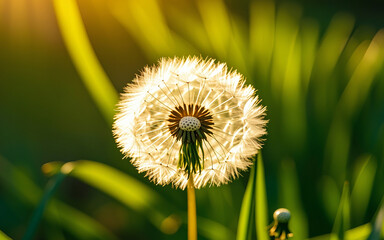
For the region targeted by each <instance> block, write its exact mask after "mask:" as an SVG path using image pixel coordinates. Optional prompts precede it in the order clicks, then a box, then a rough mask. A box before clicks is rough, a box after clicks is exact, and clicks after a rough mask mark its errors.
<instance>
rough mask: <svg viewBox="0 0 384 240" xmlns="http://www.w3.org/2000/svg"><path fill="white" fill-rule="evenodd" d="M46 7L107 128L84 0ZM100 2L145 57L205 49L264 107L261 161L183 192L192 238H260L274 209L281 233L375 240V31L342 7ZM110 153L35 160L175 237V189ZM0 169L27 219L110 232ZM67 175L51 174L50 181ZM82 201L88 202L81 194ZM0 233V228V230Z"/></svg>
mask: <svg viewBox="0 0 384 240" xmlns="http://www.w3.org/2000/svg"><path fill="white" fill-rule="evenodd" d="M53 3H54V10H55V14H56V17H57V20H58V27H59V30H60V32H61V35H62V38H63V40H64V44H65V47H66V49H67V51H68V53H69V55H70V57H71V60H72V63H73V65H74V66H75V68H76V70H77V71H78V73H79V75H80V77H81V79H82V81H83V84H84V86H85V89H86V90H87V92H88V93H89V95H90V96H91V97H92V99H93V101H94V104H95V106H96V107H97V108H98V109H99V111H100V112H101V113H102V114H103V116H104V118H105V119H106V120H107V121H106V122H107V123H108V125H107V128H108V131H109V130H110V128H111V122H112V119H113V115H114V109H115V104H116V102H117V99H118V94H117V91H116V90H115V88H114V86H113V84H112V82H111V78H110V77H108V76H107V74H106V71H105V69H104V66H103V65H102V64H101V62H106V60H105V59H101V57H102V56H104V55H100V56H99V55H97V54H96V52H95V50H94V47H93V46H92V44H93V43H94V42H96V41H95V39H92V38H91V37H90V36H91V34H87V29H86V26H87V24H84V23H86V17H84V16H88V15H87V14H84V13H87V9H88V7H89V6H86V5H81V6H80V10H82V11H79V6H78V5H77V4H76V3H77V2H76V1H75V0H71V1H63V0H55V1H54V2H53ZM105 6H106V7H104V8H103V13H106V14H109V15H108V16H109V17H110V18H112V19H113V21H110V22H109V24H111V22H112V23H113V24H114V26H115V27H116V26H118V28H121V29H120V31H126V32H124V34H128V36H129V38H130V39H131V40H132V41H133V42H134V43H135V46H136V47H138V48H140V54H142V55H143V56H145V58H146V59H147V62H148V64H151V63H153V62H155V61H156V60H157V59H158V58H160V57H163V56H183V55H189V54H196V55H201V56H202V57H206V56H210V57H214V58H216V59H217V60H219V61H224V62H227V63H228V65H229V66H230V67H233V68H234V69H238V70H239V71H240V72H241V73H243V74H244V76H245V77H246V78H247V82H248V83H249V84H253V85H254V86H255V87H256V88H257V89H259V91H258V94H259V95H260V96H261V98H262V99H263V102H262V104H263V105H266V106H267V108H268V119H269V120H270V123H269V124H268V135H267V136H266V140H265V142H264V149H263V158H261V155H258V157H257V161H255V164H254V166H253V167H252V168H251V170H250V173H249V175H248V173H244V174H243V175H244V177H242V178H241V180H237V181H235V182H234V183H231V184H230V185H229V186H227V187H222V188H217V189H216V188H214V189H207V190H206V191H197V200H198V203H199V204H198V206H197V208H198V215H199V216H198V231H199V234H200V235H199V237H200V238H201V239H234V238H235V233H237V235H236V239H238V240H248V239H254V238H255V236H256V237H257V239H260V240H263V239H265V240H266V239H268V236H267V232H266V227H267V225H268V223H269V221H271V220H272V213H273V211H274V210H275V209H277V208H280V207H286V208H289V209H290V211H291V213H292V221H291V223H290V228H291V230H292V232H293V233H294V236H295V239H307V238H309V239H312V240H315V239H316V240H321V239H348V240H359V239H361V240H362V239H367V238H368V237H369V239H370V240H373V239H383V238H384V231H383V230H382V228H383V204H382V199H383V194H384V191H383V189H384V184H383V182H384V176H383V172H384V165H383V162H384V152H383V151H382V146H383V141H384V130H383V129H384V124H383V122H384V117H383V111H382V109H383V102H384V90H383V86H384V78H383V76H384V72H383V63H384V31H383V30H378V31H365V29H364V27H362V26H360V25H359V23H358V22H355V20H354V17H353V16H352V15H350V14H347V13H339V14H336V15H335V16H334V17H333V18H332V19H327V20H328V22H329V24H327V25H325V24H323V23H319V22H318V20H317V19H311V18H308V16H307V14H306V9H302V8H301V7H300V6H299V5H297V4H290V3H286V4H276V3H275V2H273V1H271V0H263V1H253V2H252V3H251V4H250V6H249V19H248V18H247V17H244V16H242V15H239V14H236V13H235V11H234V10H232V9H230V8H228V6H227V4H226V2H224V1H221V0H213V1H204V0H197V1H193V2H190V3H182V2H180V3H174V2H172V4H168V3H166V2H164V1H156V0H145V1H132V0H131V1H122V0H113V1H110V2H109V3H108V4H106V5H105ZM80 13H83V15H84V16H83V18H84V22H83V20H82V19H83V18H82V17H81V14H80ZM88 24H89V23H88ZM116 39H117V38H116ZM116 39H114V38H112V39H111V41H117V40H116ZM105 47H106V48H108V46H105ZM127 49H128V50H133V49H130V48H129V47H127ZM136 50H137V49H136ZM99 58H100V60H99ZM110 71H111V70H110ZM136 72H138V71H136ZM124 73H125V72H124V71H121V74H124ZM132 78H133V75H132V76H127V77H126V79H128V80H129V79H132ZM124 84H125V83H124ZM73 134H74V136H76V135H75V134H77V133H76V132H73ZM111 141H113V140H112V138H111ZM109 147H110V146H109ZM113 147H115V146H113ZM106 148H108V146H106ZM95 151H100V152H102V151H112V150H110V149H97V150H95ZM79 155H81V154H79ZM112 155H113V154H112ZM80 158H82V156H79V159H80ZM51 160H54V159H51ZM125 161H126V162H127V161H128V160H125ZM112 162H113V161H112V160H111V165H110V166H109V164H104V163H99V162H96V161H84V160H81V161H74V162H69V163H66V164H64V165H63V164H61V163H58V162H51V163H48V164H47V165H45V166H44V169H45V173H51V174H54V173H57V172H60V171H64V173H65V174H69V176H71V177H72V178H75V179H77V181H81V182H83V183H85V184H87V185H89V186H92V187H93V188H94V189H96V190H97V191H99V192H102V193H103V194H105V195H106V196H108V198H107V200H108V201H112V199H115V200H117V201H118V202H119V204H121V205H124V206H125V207H127V209H129V210H127V211H129V213H130V214H133V215H132V216H136V215H134V214H137V216H141V217H143V218H144V219H145V220H144V221H138V223H136V224H137V225H135V226H138V229H152V228H151V227H152V226H154V227H155V228H156V229H157V230H158V231H157V232H154V233H150V232H146V233H145V234H147V235H146V237H147V238H151V237H152V238H155V237H156V238H158V239H168V238H169V239H178V238H180V236H181V237H182V236H185V235H186V234H184V233H185V232H186V227H185V222H186V212H185V210H186V207H185V205H183V202H184V200H185V199H184V192H182V191H176V190H175V189H171V188H169V187H166V188H159V187H155V186H154V185H153V184H152V183H149V182H148V181H145V180H144V178H143V177H142V176H139V175H137V174H134V173H132V171H130V172H128V173H127V172H124V171H121V170H118V168H119V166H122V165H123V164H121V163H116V162H113V163H112ZM127 164H128V163H127ZM0 167H1V168H0V173H1V174H0V178H1V179H2V182H1V184H2V185H1V186H3V185H4V189H6V195H9V196H8V198H14V199H18V201H19V202H20V203H19V204H20V205H21V206H27V208H33V207H37V206H38V205H39V204H40V208H37V210H36V211H37V212H38V214H39V218H38V219H40V217H41V218H42V221H43V222H45V223H50V224H53V225H57V226H59V228H60V231H59V232H61V231H62V232H64V234H61V235H60V234H59V235H60V236H65V235H66V234H69V235H70V236H72V237H74V238H76V239H90V238H92V239H94V238H100V239H117V238H118V237H116V236H115V235H118V234H119V233H118V231H117V230H116V233H115V232H113V230H111V231H110V230H107V229H106V228H105V227H104V226H102V225H101V224H100V223H98V222H97V221H96V220H95V219H93V217H92V216H89V215H92V214H91V213H89V212H88V213H87V214H85V213H82V212H80V211H79V210H77V209H76V208H74V207H71V206H69V205H68V204H66V203H64V202H63V201H59V200H57V198H54V197H53V198H52V199H51V200H50V201H48V200H49V198H50V197H51V196H48V197H49V198H44V197H43V198H42V196H43V191H42V190H41V187H39V186H38V184H37V183H35V182H34V181H35V180H36V179H38V177H34V178H32V179H33V180H32V179H31V178H30V176H29V175H28V174H27V173H24V172H23V171H21V170H20V169H19V167H18V166H14V165H13V164H11V163H10V162H9V161H7V160H5V159H3V158H0ZM68 169H69V170H68ZM36 181H37V180H36ZM246 182H247V183H246ZM15 183H17V185H15ZM67 184H69V183H68V182H66V181H64V182H63V183H61V185H60V186H57V187H58V189H57V191H59V192H60V191H64V190H63V189H64V188H65V187H64V186H68V185H67ZM40 185H42V184H41V183H40ZM63 185H64V186H63ZM19 186H22V187H19ZM51 193H52V192H49V191H48V194H51ZM46 196H47V195H46ZM72 197H73V196H72ZM39 199H41V200H40V201H39ZM87 200H89V201H90V202H92V201H91V200H92V196H89V197H88V199H87ZM380 201H381V202H380ZM82 207H84V208H86V206H84V205H83V206H82ZM44 208H45V214H43V210H44ZM215 208H217V209H224V210H225V211H224V212H223V211H214V210H212V209H215ZM39 209H40V210H39ZM199 209H201V210H200V211H199ZM0 210H1V209H0ZM36 221H37V220H36ZM36 221H32V222H35V223H36V224H37V223H38V222H36ZM131 224H134V223H132V222H131ZM4 226H6V227H7V226H8V225H5V224H4ZM37 226H38V225H36V226H35V227H32V228H33V229H34V231H36V230H37V234H38V236H39V237H42V236H45V237H46V238H48V237H47V236H48V235H49V233H47V232H49V230H47V229H42V228H38V227H37ZM0 227H1V228H2V229H3V226H2V225H0ZM5 230H6V228H4V231H5ZM137 231H138V232H139V233H143V231H142V230H141V231H139V230H137ZM5 232H7V233H8V231H5ZM121 234H122V235H124V233H121ZM125 234H126V233H125ZM134 234H135V233H134ZM134 234H133V235H134ZM128 235H129V234H128ZM316 235H319V236H317V237H316ZM63 238H64V237H63ZM0 239H7V236H6V235H5V234H3V233H2V232H0Z"/></svg>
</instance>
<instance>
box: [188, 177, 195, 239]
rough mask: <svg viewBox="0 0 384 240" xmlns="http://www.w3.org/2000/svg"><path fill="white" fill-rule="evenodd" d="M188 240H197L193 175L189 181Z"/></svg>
mask: <svg viewBox="0 0 384 240" xmlns="http://www.w3.org/2000/svg"><path fill="white" fill-rule="evenodd" d="M187 191H188V193H187V194H188V240H197V224H196V197H195V184H194V183H193V173H191V175H189V179H188V187H187Z"/></svg>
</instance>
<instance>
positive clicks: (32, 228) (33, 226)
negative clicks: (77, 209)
mask: <svg viewBox="0 0 384 240" xmlns="http://www.w3.org/2000/svg"><path fill="white" fill-rule="evenodd" d="M65 176H66V175H65V174H63V173H61V172H59V173H58V174H57V175H56V176H55V178H54V179H52V180H51V181H50V182H48V184H47V188H46V190H45V191H44V194H43V197H42V198H41V201H40V203H39V205H38V206H37V208H36V209H35V212H34V213H33V216H32V218H31V221H30V222H29V224H28V228H27V231H26V232H25V235H24V237H23V240H30V239H33V236H34V234H35V232H36V230H37V228H38V226H39V223H40V220H41V218H42V216H43V213H44V210H45V207H46V206H47V204H48V202H49V200H50V199H51V198H52V196H53V194H54V193H55V190H56V188H57V187H58V186H59V185H60V184H61V182H62V181H63V180H64V178H65Z"/></svg>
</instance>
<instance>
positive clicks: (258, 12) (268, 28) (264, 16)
mask: <svg viewBox="0 0 384 240" xmlns="http://www.w3.org/2000/svg"><path fill="white" fill-rule="evenodd" d="M274 42H275V3H274V1H272V0H265V1H263V0H261V1H253V2H252V3H251V8H250V24H249V44H250V46H249V49H250V51H251V53H252V54H250V62H251V66H258V67H257V70H256V69H255V71H257V73H256V74H258V73H259V74H260V75H261V79H262V80H264V81H266V80H267V79H268V78H267V76H268V75H269V69H270V64H271V60H272V53H273V46H274ZM251 69H252V68H251Z"/></svg>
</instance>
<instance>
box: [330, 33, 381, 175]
mask: <svg viewBox="0 0 384 240" xmlns="http://www.w3.org/2000/svg"><path fill="white" fill-rule="evenodd" d="M383 45H384V30H381V31H379V32H378V33H377V34H376V35H375V37H374V38H373V39H372V41H371V44H370V45H369V47H368V49H367V51H366V52H365V54H364V57H363V58H362V59H361V61H360V63H359V65H358V66H357V67H356V69H355V71H354V73H353V74H352V77H351V79H350V80H349V82H348V85H347V86H346V88H345V90H344V91H343V94H342V96H341V98H340V100H339V102H338V103H337V107H336V111H335V113H336V114H335V115H334V118H333V120H332V123H331V127H330V131H329V134H328V139H327V143H326V149H325V153H326V158H325V161H324V163H325V164H326V165H329V166H327V167H326V168H329V170H330V172H331V173H332V176H333V177H335V178H336V179H338V180H339V182H340V181H343V180H344V179H345V174H346V165H347V160H348V151H349V146H350V139H351V138H350V134H351V131H350V128H351V126H350V125H351V124H350V123H351V121H352V120H353V117H354V116H355V115H356V113H358V112H359V110H360V109H361V106H362V105H363V103H364V102H365V100H366V98H367V96H368V94H369V90H370V88H371V86H372V83H373V80H374V79H375V78H376V76H377V75H378V73H379V72H380V71H381V66H382V65H383V61H384V58H383V56H384V47H383ZM323 96H324V95H323Z"/></svg>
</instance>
